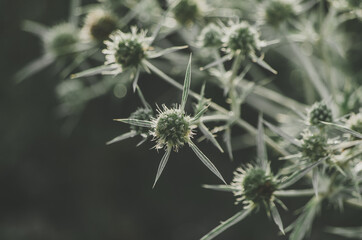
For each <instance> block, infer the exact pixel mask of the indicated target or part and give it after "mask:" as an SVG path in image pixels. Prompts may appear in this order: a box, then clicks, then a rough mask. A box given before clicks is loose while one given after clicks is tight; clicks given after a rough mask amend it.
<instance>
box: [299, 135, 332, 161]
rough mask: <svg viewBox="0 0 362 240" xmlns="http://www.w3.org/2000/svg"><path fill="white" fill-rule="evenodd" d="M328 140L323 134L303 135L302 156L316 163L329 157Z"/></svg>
mask: <svg viewBox="0 0 362 240" xmlns="http://www.w3.org/2000/svg"><path fill="white" fill-rule="evenodd" d="M327 146H328V145H327V139H326V138H325V137H324V136H323V135H322V134H312V133H311V132H310V131H306V132H304V133H303V138H302V146H301V152H302V156H303V157H306V158H308V159H310V160H311V161H312V162H316V161H318V160H319V159H321V158H323V157H327V156H328V155H329V152H328V149H327Z"/></svg>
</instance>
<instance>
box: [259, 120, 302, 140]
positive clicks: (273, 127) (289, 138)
mask: <svg viewBox="0 0 362 240" xmlns="http://www.w3.org/2000/svg"><path fill="white" fill-rule="evenodd" d="M263 122H264V124H265V125H267V126H268V128H270V130H272V131H273V132H274V133H276V134H278V135H279V136H281V137H282V138H284V139H285V140H287V141H289V142H290V143H292V144H294V145H295V146H297V147H301V146H302V143H301V142H299V141H298V140H296V139H295V138H293V137H292V136H290V135H288V134H287V133H285V132H284V131H283V130H281V129H280V128H278V127H276V126H274V125H273V124H271V123H269V122H267V121H265V120H264V121H263Z"/></svg>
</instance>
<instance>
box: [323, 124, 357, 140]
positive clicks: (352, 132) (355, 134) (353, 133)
mask: <svg viewBox="0 0 362 240" xmlns="http://www.w3.org/2000/svg"><path fill="white" fill-rule="evenodd" d="M321 123H323V124H325V125H328V126H331V127H333V128H335V129H337V130H340V131H342V132H345V133H349V134H351V135H353V136H355V137H358V138H362V134H361V133H359V132H356V131H354V130H352V129H349V128H348V127H345V126H342V125H339V124H335V123H331V122H321Z"/></svg>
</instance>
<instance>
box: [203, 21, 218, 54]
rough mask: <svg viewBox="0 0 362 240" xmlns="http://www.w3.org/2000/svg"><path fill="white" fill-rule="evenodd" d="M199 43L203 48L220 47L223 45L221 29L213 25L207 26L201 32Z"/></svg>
mask: <svg viewBox="0 0 362 240" xmlns="http://www.w3.org/2000/svg"><path fill="white" fill-rule="evenodd" d="M199 41H200V43H201V45H202V46H203V47H215V48H218V47H220V46H221V44H222V32H221V28H220V27H218V26H217V25H215V24H213V23H211V24H209V25H207V26H206V27H205V28H204V29H203V30H202V31H201V34H200V38H199Z"/></svg>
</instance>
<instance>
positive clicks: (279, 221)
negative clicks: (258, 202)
mask: <svg viewBox="0 0 362 240" xmlns="http://www.w3.org/2000/svg"><path fill="white" fill-rule="evenodd" d="M270 212H271V215H272V217H273V220H274V222H275V224H276V225H277V226H278V227H279V230H280V231H281V232H282V233H283V234H284V235H285V233H284V228H283V222H282V219H281V218H280V214H279V212H278V209H277V207H276V206H275V204H274V202H273V201H271V202H270Z"/></svg>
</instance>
